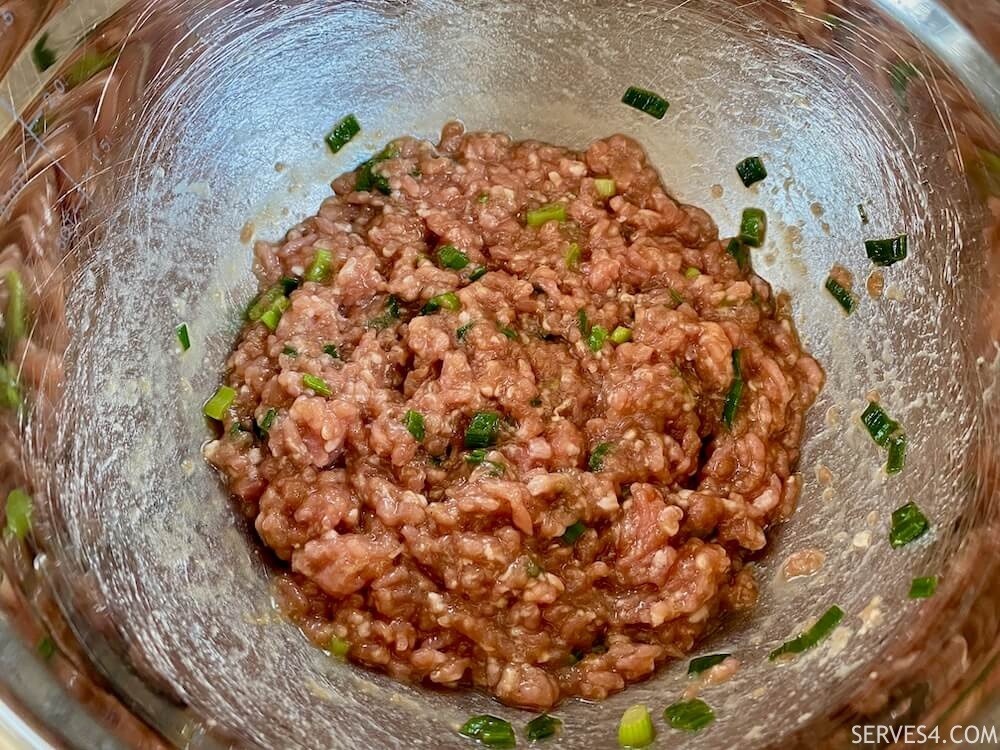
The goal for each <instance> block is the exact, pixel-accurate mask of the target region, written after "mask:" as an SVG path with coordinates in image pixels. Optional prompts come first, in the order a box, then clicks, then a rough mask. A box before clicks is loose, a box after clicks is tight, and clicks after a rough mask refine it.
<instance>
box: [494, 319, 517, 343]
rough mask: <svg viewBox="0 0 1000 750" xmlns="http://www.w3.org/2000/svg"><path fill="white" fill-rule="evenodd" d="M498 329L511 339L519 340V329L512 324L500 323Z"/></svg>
mask: <svg viewBox="0 0 1000 750" xmlns="http://www.w3.org/2000/svg"><path fill="white" fill-rule="evenodd" d="M497 330H498V331H500V333H502V334H503V335H504V336H506V337H507V338H509V339H510V340H511V341H517V339H518V336H517V331H515V330H514V329H513V328H511V327H510V326H502V325H500V324H499V323H498V324H497Z"/></svg>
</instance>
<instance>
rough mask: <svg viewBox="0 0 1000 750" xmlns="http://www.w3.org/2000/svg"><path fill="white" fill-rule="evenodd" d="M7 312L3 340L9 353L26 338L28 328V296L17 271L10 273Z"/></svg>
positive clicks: (8, 274)
mask: <svg viewBox="0 0 1000 750" xmlns="http://www.w3.org/2000/svg"><path fill="white" fill-rule="evenodd" d="M6 283H7V310H6V311H5V313H4V328H3V338H4V344H5V346H6V347H7V351H8V352H10V351H13V349H14V347H15V346H16V345H17V342H18V341H20V340H21V339H22V338H24V333H25V331H26V330H27V327H28V295H27V293H26V292H25V291H24V282H22V281H21V274H19V273H18V272H17V271H8V272H7V276H6Z"/></svg>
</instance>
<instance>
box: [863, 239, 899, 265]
mask: <svg viewBox="0 0 1000 750" xmlns="http://www.w3.org/2000/svg"><path fill="white" fill-rule="evenodd" d="M865 252H866V253H867V254H868V257H869V258H870V259H871V261H872V263H874V264H875V265H876V266H891V265H892V264H893V263H898V262H899V261H901V260H903V259H904V258H905V257H906V235H905V234H898V235H896V236H895V237H887V238H886V239H884V240H865Z"/></svg>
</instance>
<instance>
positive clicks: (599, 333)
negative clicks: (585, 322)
mask: <svg viewBox="0 0 1000 750" xmlns="http://www.w3.org/2000/svg"><path fill="white" fill-rule="evenodd" d="M607 340H608V329H607V328H605V327H604V326H594V327H593V328H591V329H590V335H589V336H587V346H588V347H589V348H590V351H592V352H595V353H596V352H599V351H601V349H603V348H604V344H605V343H607Z"/></svg>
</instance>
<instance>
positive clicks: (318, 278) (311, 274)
mask: <svg viewBox="0 0 1000 750" xmlns="http://www.w3.org/2000/svg"><path fill="white" fill-rule="evenodd" d="M332 261H333V253H331V252H330V251H329V250H325V249H323V248H317V249H316V254H315V255H314V256H313V259H312V263H310V264H309V268H307V269H306V272H305V275H304V276H303V277H302V278H304V279H305V280H306V281H315V282H322V281H324V280H325V279H326V277H327V274H329V273H330V265H331V262H332Z"/></svg>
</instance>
